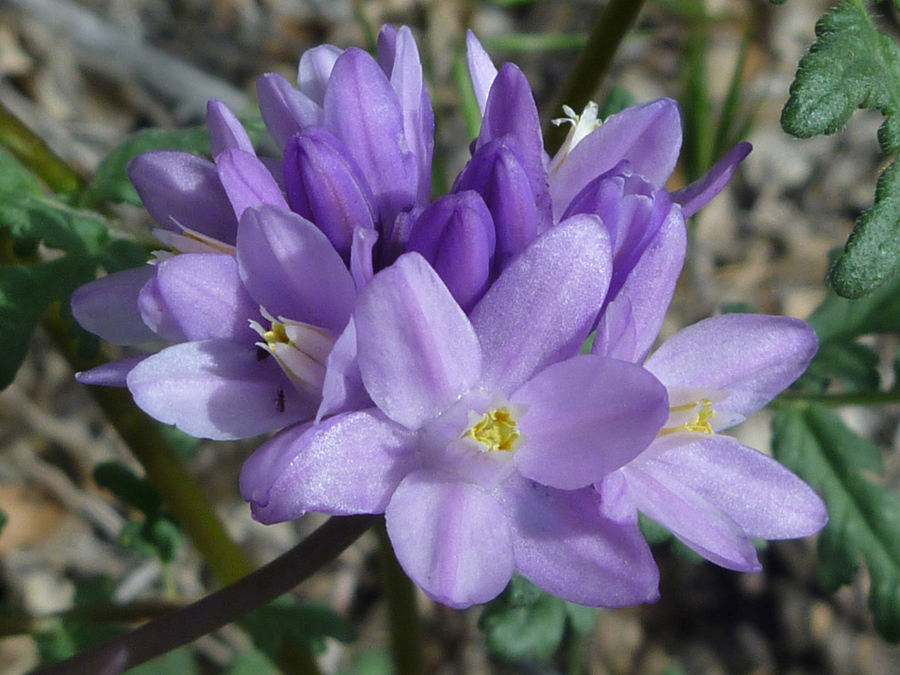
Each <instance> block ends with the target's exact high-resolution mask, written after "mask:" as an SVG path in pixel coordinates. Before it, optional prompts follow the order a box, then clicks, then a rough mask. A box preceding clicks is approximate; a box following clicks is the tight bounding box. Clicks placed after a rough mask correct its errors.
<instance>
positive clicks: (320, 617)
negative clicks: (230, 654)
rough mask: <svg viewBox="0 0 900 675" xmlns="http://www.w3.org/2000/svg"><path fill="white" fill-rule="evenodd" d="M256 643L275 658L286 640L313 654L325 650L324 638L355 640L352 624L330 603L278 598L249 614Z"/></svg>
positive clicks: (251, 631)
mask: <svg viewBox="0 0 900 675" xmlns="http://www.w3.org/2000/svg"><path fill="white" fill-rule="evenodd" d="M245 626H246V627H247V629H248V630H249V631H250V634H251V635H252V636H253V642H254V643H255V644H256V646H257V647H258V648H259V649H260V650H262V651H263V652H264V653H265V654H267V655H268V656H269V657H270V658H271V659H273V660H276V659H277V656H278V652H279V650H280V649H281V646H282V644H284V643H285V641H287V642H289V643H296V644H302V645H304V646H305V647H307V648H308V649H309V650H310V651H311V652H313V653H314V654H320V653H322V652H324V651H325V639H326V638H333V639H335V640H338V641H339V642H344V643H349V642H353V641H354V640H356V631H355V630H354V628H353V626H352V625H351V624H350V623H349V622H348V621H347V620H346V619H344V618H343V617H341V616H340V615H339V614H337V613H336V612H335V611H334V610H333V609H331V608H330V607H328V606H327V605H319V604H314V603H298V602H293V601H289V600H276V601H275V602H273V603H270V604H268V605H266V606H265V607H263V608H261V609H258V610H256V611H255V612H253V613H252V614H250V615H248V616H247V617H246V621H245Z"/></svg>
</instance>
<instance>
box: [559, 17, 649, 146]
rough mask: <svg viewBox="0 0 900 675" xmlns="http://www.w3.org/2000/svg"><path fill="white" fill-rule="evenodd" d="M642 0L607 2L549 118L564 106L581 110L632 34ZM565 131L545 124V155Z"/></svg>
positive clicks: (562, 136) (561, 140)
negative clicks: (626, 38)
mask: <svg viewBox="0 0 900 675" xmlns="http://www.w3.org/2000/svg"><path fill="white" fill-rule="evenodd" d="M643 5H644V0H610V1H609V2H608V3H607V4H606V7H604V8H603V11H602V12H601V13H600V18H598V19H597V23H596V24H595V25H594V29H593V30H592V31H591V34H590V36H589V37H588V41H587V44H585V46H584V49H582V50H581V53H580V54H579V55H578V60H577V61H576V62H575V66H574V68H572V72H571V73H570V74H569V77H568V79H567V80H566V81H565V83H564V84H563V86H562V88H561V89H560V93H559V97H558V98H557V100H556V103H555V104H554V106H553V108H552V110H553V115H551V117H557V116H558V115H557V113H558V112H559V111H560V110H562V107H563V105H568V106H571V107H572V108H573V109H574V110H581V109H582V108H584V106H585V105H587V103H588V101H590V100H591V97H592V96H593V95H594V91H595V90H596V89H597V87H598V86H599V85H600V83H601V82H603V80H604V79H605V78H606V76H607V75H608V74H609V69H610V67H611V66H612V62H613V58H615V55H616V52H618V50H619V45H620V44H621V43H622V40H623V39H625V36H626V35H627V34H628V31H630V30H631V28H632V26H633V25H634V23H635V21H637V17H638V14H640V11H641V8H642V7H643ZM566 132H567V129H566V128H564V127H563V128H561V127H558V126H555V125H553V124H552V123H549V122H548V123H547V125H546V126H545V127H544V140H545V146H546V148H547V152H549V153H550V154H551V155H552V154H553V153H554V152H556V150H557V149H558V148H559V146H561V145H562V143H563V141H564V140H565V138H566Z"/></svg>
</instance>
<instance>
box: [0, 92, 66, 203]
mask: <svg viewBox="0 0 900 675" xmlns="http://www.w3.org/2000/svg"><path fill="white" fill-rule="evenodd" d="M0 145H3V146H4V147H5V148H6V149H7V150H9V151H10V152H11V153H12V154H13V155H14V156H15V157H16V159H18V160H19V161H20V162H22V164H24V165H25V166H27V167H28V168H29V169H31V171H32V172H34V173H35V174H36V175H38V176H40V177H41V179H42V180H43V181H44V182H45V183H46V184H47V187H49V188H50V189H51V190H53V191H54V192H56V193H57V194H63V195H69V196H71V195H74V194H76V193H77V192H79V191H80V190H81V187H82V185H83V181H82V179H81V176H79V175H78V174H77V173H76V172H75V171H73V170H72V168H71V167H70V166H69V165H68V164H66V163H65V162H64V161H63V160H61V159H60V158H59V157H57V156H56V154H55V153H54V152H53V151H52V150H51V149H50V148H49V147H47V144H46V143H44V141H43V140H41V139H40V138H39V137H38V136H36V135H35V134H34V133H33V132H32V131H31V129H29V128H28V127H26V126H25V125H24V124H22V122H20V121H19V120H18V118H16V116H15V115H13V114H12V113H11V112H9V110H7V109H6V108H5V107H4V106H3V104H2V103H0Z"/></svg>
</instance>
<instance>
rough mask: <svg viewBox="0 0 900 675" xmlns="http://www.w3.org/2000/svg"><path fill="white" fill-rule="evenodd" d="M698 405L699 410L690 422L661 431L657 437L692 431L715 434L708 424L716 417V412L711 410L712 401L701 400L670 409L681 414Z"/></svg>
mask: <svg viewBox="0 0 900 675" xmlns="http://www.w3.org/2000/svg"><path fill="white" fill-rule="evenodd" d="M698 404H700V410H698V411H697V414H696V415H694V416H693V417H692V418H691V419H690V420H688V422H687V423H685V424H682V425H681V426H680V427H673V428H670V429H663V430H662V431H660V432H659V435H660V436H668V435H669V434H674V433H676V432H678V431H694V432H697V433H701V434H709V435H712V434H714V433H715V432H714V431H713V428H712V425H711V424H710V423H709V421H710V420H711V419H712V418H713V417H715V416H716V411H715V410H713V407H712V401H710V400H709V399H708V398H704V399H701V400H699V401H697V402H696V403H689V404H687V405H680V406H676V407H674V408H672V411H673V412H683V411H685V410H689V409H691V408H694V407H696V406H697V405H698Z"/></svg>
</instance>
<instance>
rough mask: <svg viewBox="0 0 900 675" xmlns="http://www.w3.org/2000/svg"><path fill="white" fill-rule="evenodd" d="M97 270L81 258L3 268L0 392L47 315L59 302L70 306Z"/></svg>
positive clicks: (0, 275)
mask: <svg viewBox="0 0 900 675" xmlns="http://www.w3.org/2000/svg"><path fill="white" fill-rule="evenodd" d="M94 269H95V265H94V263H93V261H92V260H90V259H85V258H82V257H81V256H78V255H66V256H63V257H62V258H58V259H57V260H53V261H50V262H46V263H41V264H38V265H33V266H25V265H11V266H8V267H0V389H5V388H6V387H7V386H9V384H10V383H11V382H12V381H13V379H14V378H15V376H16V373H17V372H18V370H19V366H20V365H21V364H22V361H23V360H24V358H25V355H26V353H27V352H28V345H29V344H30V342H31V336H32V334H33V333H34V330H35V328H36V326H37V323H38V321H40V319H41V317H42V316H43V314H44V312H46V311H47V309H48V308H49V307H50V306H51V305H52V304H53V303H55V302H59V303H62V304H64V305H68V303H69V299H70V298H71V295H72V291H73V290H75V289H76V288H78V287H79V286H81V285H82V284H85V283H87V282H88V281H90V280H92V279H93V278H94Z"/></svg>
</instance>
